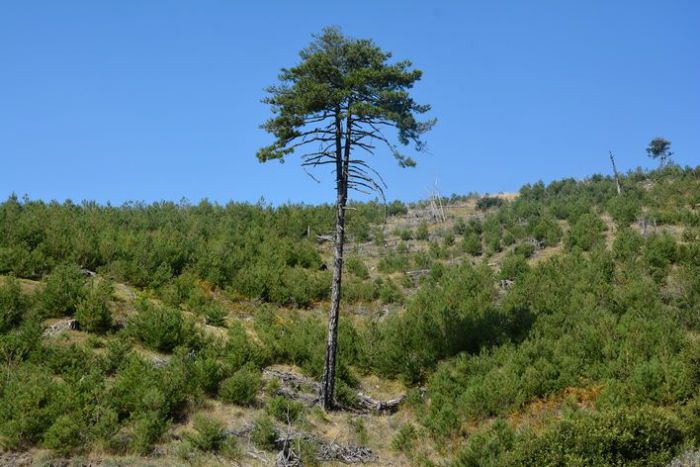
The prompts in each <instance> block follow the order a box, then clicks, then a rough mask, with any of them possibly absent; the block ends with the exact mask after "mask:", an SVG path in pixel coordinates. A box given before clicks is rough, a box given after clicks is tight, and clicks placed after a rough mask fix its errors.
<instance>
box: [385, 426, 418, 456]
mask: <svg viewBox="0 0 700 467" xmlns="http://www.w3.org/2000/svg"><path fill="white" fill-rule="evenodd" d="M417 436H418V434H417V433H416V427H414V426H413V425H412V424H410V423H406V424H404V425H403V426H402V427H401V428H400V429H399V432H398V433H397V434H396V436H395V437H394V439H393V440H392V441H391V447H392V448H394V449H395V450H397V451H401V452H403V453H404V454H406V455H407V456H408V457H411V454H412V451H413V446H414V443H415V441H416V438H417Z"/></svg>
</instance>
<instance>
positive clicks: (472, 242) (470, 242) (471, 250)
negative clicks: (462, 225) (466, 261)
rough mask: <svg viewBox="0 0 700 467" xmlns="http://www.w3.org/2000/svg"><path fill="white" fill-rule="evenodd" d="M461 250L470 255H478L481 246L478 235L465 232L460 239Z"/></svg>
mask: <svg viewBox="0 0 700 467" xmlns="http://www.w3.org/2000/svg"><path fill="white" fill-rule="evenodd" d="M462 250H464V252H465V253H468V254H470V255H472V256H480V255H481V253H482V247H481V238H480V237H479V235H478V234H476V233H469V234H465V235H464V238H463V239H462Z"/></svg>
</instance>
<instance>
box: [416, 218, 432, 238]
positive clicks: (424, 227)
mask: <svg viewBox="0 0 700 467" xmlns="http://www.w3.org/2000/svg"><path fill="white" fill-rule="evenodd" d="M429 237H430V231H429V230H428V223H427V222H425V221H423V222H421V223H420V224H418V227H417V228H416V240H428V238H429Z"/></svg>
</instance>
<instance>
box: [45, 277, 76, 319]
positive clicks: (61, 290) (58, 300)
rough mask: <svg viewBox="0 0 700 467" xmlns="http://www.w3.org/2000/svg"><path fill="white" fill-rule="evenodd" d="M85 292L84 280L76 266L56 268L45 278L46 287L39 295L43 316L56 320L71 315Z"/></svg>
mask: <svg viewBox="0 0 700 467" xmlns="http://www.w3.org/2000/svg"><path fill="white" fill-rule="evenodd" d="M85 292H86V290H85V278H84V277H83V275H82V273H81V272H80V269H79V268H78V267H77V266H75V265H72V264H64V265H61V266H57V267H56V268H55V269H54V270H53V272H52V273H51V274H49V276H48V277H47V278H46V286H45V287H44V290H43V292H42V293H41V303H42V308H43V311H44V316H46V317H48V318H58V317H61V316H66V315H72V314H73V313H75V310H76V308H77V306H78V303H80V300H82V299H83V297H84V296H85Z"/></svg>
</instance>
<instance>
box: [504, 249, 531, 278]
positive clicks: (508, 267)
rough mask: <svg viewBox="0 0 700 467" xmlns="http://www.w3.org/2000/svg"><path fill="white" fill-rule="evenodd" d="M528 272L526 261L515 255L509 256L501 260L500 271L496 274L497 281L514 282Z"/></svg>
mask: <svg viewBox="0 0 700 467" xmlns="http://www.w3.org/2000/svg"><path fill="white" fill-rule="evenodd" d="M529 270H530V267H529V266H528V264H527V260H526V259H525V258H524V257H522V256H520V255H517V254H514V253H513V254H509V255H507V256H506V257H505V258H503V262H502V263H501V270H500V272H499V273H498V278H499V279H509V280H515V279H518V278H519V277H521V276H522V275H524V274H526V273H527V272H528V271H529Z"/></svg>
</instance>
